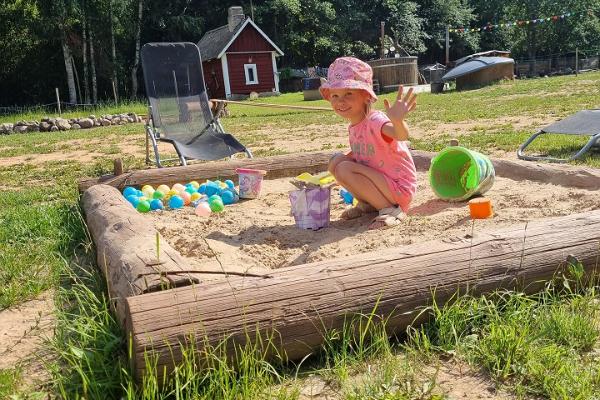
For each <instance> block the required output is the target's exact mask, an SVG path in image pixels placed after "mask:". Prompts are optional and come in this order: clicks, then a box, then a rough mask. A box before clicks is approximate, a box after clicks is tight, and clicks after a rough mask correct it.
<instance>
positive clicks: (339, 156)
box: [327, 153, 354, 178]
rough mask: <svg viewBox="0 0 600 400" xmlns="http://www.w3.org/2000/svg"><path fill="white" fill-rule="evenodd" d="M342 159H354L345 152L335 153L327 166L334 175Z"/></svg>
mask: <svg viewBox="0 0 600 400" xmlns="http://www.w3.org/2000/svg"><path fill="white" fill-rule="evenodd" d="M342 161H354V159H353V158H352V157H350V156H347V155H345V154H342V153H338V154H336V155H334V156H333V157H331V159H330V160H329V165H328V167H327V170H328V171H329V172H330V173H331V174H332V175H333V176H335V169H336V167H337V165H338V164H339V163H341V162H342ZM336 178H337V177H336Z"/></svg>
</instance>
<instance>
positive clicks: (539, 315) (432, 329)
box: [408, 265, 600, 399]
mask: <svg viewBox="0 0 600 400" xmlns="http://www.w3.org/2000/svg"><path fill="white" fill-rule="evenodd" d="M582 271H583V267H581V265H574V266H571V275H570V276H569V277H562V278H560V279H557V280H556V281H554V282H551V283H549V284H548V285H547V287H546V289H545V290H543V291H542V292H540V293H536V294H533V295H524V294H522V293H519V292H503V291H498V292H495V293H492V294H490V295H484V296H480V297H474V296H471V295H464V296H460V297H458V298H456V301H454V302H453V303H451V304H449V305H445V306H441V307H439V306H438V305H436V304H434V305H433V306H432V307H431V311H432V314H433V317H434V320H433V321H432V322H431V323H429V324H427V325H425V326H424V327H422V328H418V329H414V330H412V331H411V334H410V335H409V337H410V340H409V343H408V348H409V349H410V350H411V351H416V352H417V353H422V354H425V355H427V356H428V357H430V358H431V357H435V356H437V355H438V354H445V353H447V352H453V353H455V354H456V355H457V357H459V358H461V359H464V360H466V361H468V362H469V363H471V365H473V366H475V367H481V368H483V369H484V370H485V371H486V373H487V374H488V375H489V376H490V378H491V379H493V380H494V381H495V382H496V383H497V384H498V385H504V386H505V387H509V388H511V390H512V391H514V392H515V393H517V394H519V395H528V396H540V397H541V398H550V399H591V398H594V397H593V395H595V394H597V393H598V392H600V367H598V355H597V353H596V352H595V351H594V350H595V349H598V347H599V343H598V338H599V336H600V332H599V330H598V322H599V321H600V320H599V318H598V316H599V314H598V312H599V310H600V309H599V305H598V300H597V286H596V285H595V282H592V283H589V282H588V283H585V282H582V277H583V272H582Z"/></svg>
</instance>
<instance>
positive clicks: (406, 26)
mask: <svg viewBox="0 0 600 400" xmlns="http://www.w3.org/2000/svg"><path fill="white" fill-rule="evenodd" d="M382 5H383V9H384V11H385V13H386V14H387V16H388V18H387V22H388V24H387V25H386V26H389V29H390V31H391V32H392V37H393V41H394V45H395V47H396V49H398V51H400V50H402V51H403V52H404V53H406V54H407V55H408V54H410V53H420V52H422V51H425V50H426V47H425V43H424V40H425V39H429V38H430V36H429V35H428V34H427V33H426V32H424V31H423V18H421V17H419V16H418V14H417V10H418V6H417V3H414V2H412V1H403V2H399V1H396V0H383V4H382Z"/></svg>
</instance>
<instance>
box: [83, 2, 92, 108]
mask: <svg viewBox="0 0 600 400" xmlns="http://www.w3.org/2000/svg"><path fill="white" fill-rule="evenodd" d="M84 8H85V3H84ZM83 14H84V15H83V43H82V49H81V50H82V52H83V94H84V98H85V103H86V104H89V103H90V77H89V72H88V60H87V23H86V15H85V9H84V11H83Z"/></svg>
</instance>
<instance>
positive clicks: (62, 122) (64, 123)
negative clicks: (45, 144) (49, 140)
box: [56, 118, 71, 131]
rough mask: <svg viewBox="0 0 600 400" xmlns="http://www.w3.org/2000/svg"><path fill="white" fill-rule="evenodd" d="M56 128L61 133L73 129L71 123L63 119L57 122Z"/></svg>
mask: <svg viewBox="0 0 600 400" xmlns="http://www.w3.org/2000/svg"><path fill="white" fill-rule="evenodd" d="M56 126H57V127H58V129H60V130H61V131H68V130H69V129H71V124H70V123H69V121H67V120H66V119H62V118H58V119H57V120H56Z"/></svg>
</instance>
